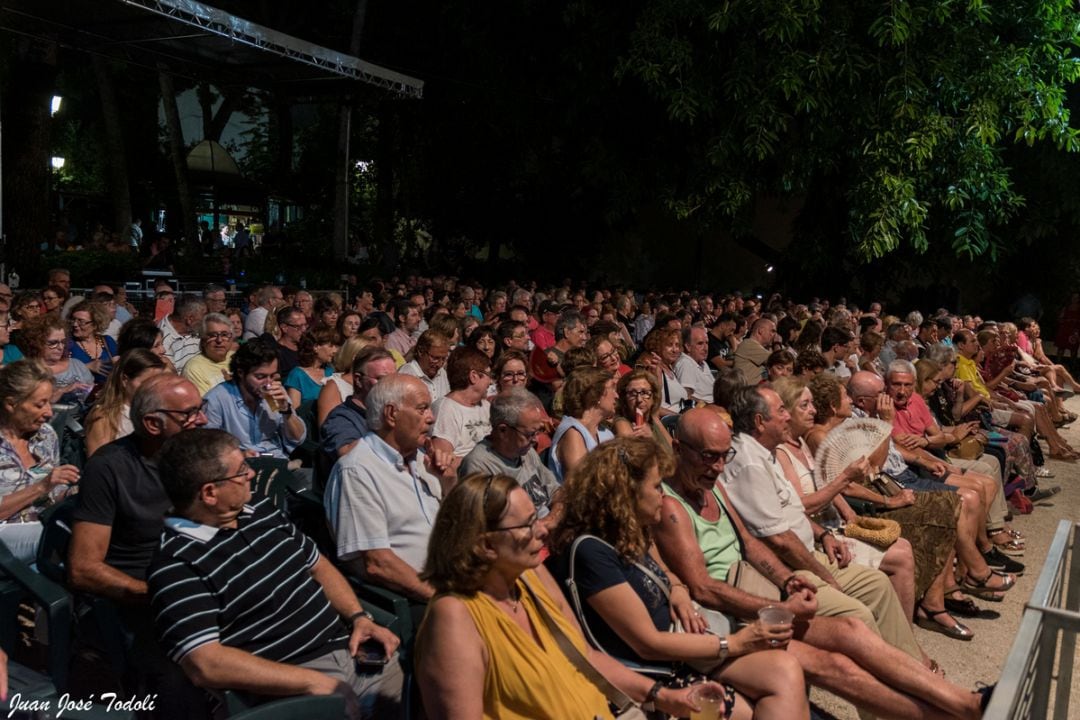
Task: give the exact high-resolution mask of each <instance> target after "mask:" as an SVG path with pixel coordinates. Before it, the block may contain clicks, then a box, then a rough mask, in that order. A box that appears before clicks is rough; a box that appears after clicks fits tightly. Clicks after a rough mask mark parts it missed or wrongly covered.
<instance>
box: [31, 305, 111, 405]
mask: <svg viewBox="0 0 1080 720" xmlns="http://www.w3.org/2000/svg"><path fill="white" fill-rule="evenodd" d="M23 340H24V342H25V343H26V357H27V358H29V359H31V360H41V361H42V362H43V363H45V365H46V367H48V368H49V371H50V372H52V374H53V380H55V382H56V385H55V387H54V388H53V392H52V402H54V403H56V402H60V401H61V399H64V400H66V401H80V402H81V401H82V400H85V399H86V395H87V394H89V392H90V390H91V389H93V387H94V376H93V375H91V374H90V370H88V369H87V367H86V365H83V364H82V362H80V361H79V360H76V359H74V358H69V357H68V355H67V346H68V337H67V329H66V328H65V327H64V323H63V322H62V321H61V320H60V318H58V317H56V316H55V315H46V316H45V317H43V318H41V319H40V320H38V321H36V322H33V323H30V324H28V325H26V327H24V328H23ZM65 396H68V397H65Z"/></svg>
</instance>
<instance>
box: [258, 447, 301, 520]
mask: <svg viewBox="0 0 1080 720" xmlns="http://www.w3.org/2000/svg"><path fill="white" fill-rule="evenodd" d="M247 464H248V465H249V466H251V469H252V470H254V471H255V477H253V478H252V479H251V492H252V494H254V495H257V496H259V497H266V498H270V500H271V502H273V504H274V507H276V508H277V509H279V510H281V511H282V512H285V509H286V501H287V499H288V497H289V488H290V487H291V486H298V485H299V484H300V483H299V482H298V481H297V479H296V477H295V476H294V475H293V473H292V471H291V470H289V461H288V460H285V459H284V458H275V457H253V458H248V460H247Z"/></svg>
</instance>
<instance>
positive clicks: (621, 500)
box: [545, 437, 810, 720]
mask: <svg viewBox="0 0 1080 720" xmlns="http://www.w3.org/2000/svg"><path fill="white" fill-rule="evenodd" d="M674 470H675V462H674V460H673V458H672V456H671V455H670V454H669V453H668V451H667V450H665V449H663V448H661V446H660V445H658V444H657V443H655V442H652V441H651V440H650V439H648V438H641V437H629V438H618V439H616V440H613V441H612V442H610V443H607V444H606V445H604V446H602V447H600V448H597V450H596V451H594V452H592V453H590V454H589V456H588V457H586V458H585V460H584V461H582V463H581V464H580V465H578V466H577V467H576V468H575V469H574V471H573V472H572V473H570V477H569V479H568V480H567V482H566V485H565V486H564V490H565V508H566V509H565V514H564V516H563V519H562V521H561V522H560V524H559V526H558V527H557V528H556V529H555V530H554V531H553V533H552V537H551V540H550V542H549V545H550V547H551V549H552V555H551V557H550V558H548V560H547V561H546V562H545V564H546V566H547V568H548V569H549V570H550V571H551V574H552V575H553V576H554V577H555V578H556V579H557V580H558V581H559V585H560V586H561V587H564V588H566V587H570V585H569V582H568V581H569V580H570V579H571V578H572V579H573V586H572V588H573V590H572V592H571V593H570V594H569V596H568V597H567V598H566V599H567V600H568V601H569V602H570V603H571V606H572V607H573V608H574V610H575V611H576V613H577V618H578V622H579V623H581V625H582V627H583V628H586V629H587V637H588V638H589V639H590V640H591V642H592V644H593V645H595V646H596V647H597V648H598V649H602V650H604V651H605V652H607V653H609V654H611V655H612V656H613V657H616V658H619V659H620V660H623V661H628V662H631V663H634V664H635V665H650V666H656V665H659V666H661V667H663V668H666V669H667V670H668V671H669V672H670V682H671V684H675V683H677V682H679V681H680V679H681V678H682V677H685V676H686V675H688V674H690V673H691V672H701V673H704V674H705V675H707V676H708V677H709V678H711V679H712V680H715V681H717V682H722V683H725V684H726V685H727V686H728V687H729V692H728V693H727V697H726V701H727V707H726V710H727V712H725V713H724V714H723V716H724V717H732V716H737V717H748V716H751V714H752V716H753V717H754V718H761V719H762V720H764V719H765V718H778V719H779V718H783V719H785V720H786V719H787V718H807V717H809V715H810V709H809V705H808V703H807V697H806V687H805V682H804V679H803V673H802V668H801V667H800V665H799V661H798V660H796V659H795V656H794V655H792V654H791V653H788V652H786V646H787V643H788V642H789V641H790V640H791V637H792V626H791V623H787V624H785V625H772V626H769V625H764V624H762V623H761V621H755V622H752V623H750V624H749V625H747V626H745V627H743V628H742V629H741V630H739V631H738V632H734V633H732V632H729V631H726V630H725V631H724V632H723V634H720V635H716V634H713V633H711V632H708V631H709V628H708V626H707V625H706V624H705V622H704V621H703V620H702V618H701V616H700V614H699V613H698V612H697V610H696V608H695V607H694V604H693V601H692V600H691V599H690V593H689V592H688V591H687V589H686V585H685V584H683V583H682V582H680V581H679V578H678V577H676V576H674V575H673V574H672V572H671V570H669V569H668V568H667V567H665V566H664V564H663V561H662V560H661V559H660V556H659V553H658V552H657V550H656V546H655V545H654V544H653V541H652V537H651V530H652V528H653V527H654V526H656V525H657V524H659V522H660V519H661V510H662V508H663V499H664V493H663V490H662V489H661V487H660V485H661V477H667V476H669V475H671V473H672V472H673V471H674ZM565 592H567V591H566V590H564V593H565ZM676 620H678V621H679V622H681V623H682V626H683V628H685V629H686V632H672V631H671V626H672V622H673V621H676ZM713 630H714V631H718V630H719V628H713ZM777 648H781V649H777ZM683 663H686V664H685V665H683ZM735 691H737V692H738V693H739V695H738V696H736V695H735ZM748 701H749V702H748ZM751 704H752V707H751Z"/></svg>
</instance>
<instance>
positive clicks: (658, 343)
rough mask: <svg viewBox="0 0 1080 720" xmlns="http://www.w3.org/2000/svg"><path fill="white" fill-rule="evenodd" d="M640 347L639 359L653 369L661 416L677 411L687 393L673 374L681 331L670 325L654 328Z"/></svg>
mask: <svg viewBox="0 0 1080 720" xmlns="http://www.w3.org/2000/svg"><path fill="white" fill-rule="evenodd" d="M642 347H643V348H644V349H643V351H642V353H641V357H639V358H638V363H639V364H645V365H646V366H647V367H649V368H650V369H653V370H654V371H655V372H656V379H657V382H658V383H659V385H660V395H659V397H658V398H657V399H658V401H659V405H660V415H661V417H663V416H664V415H677V414H678V413H680V412H681V411H682V409H683V408H682V404H683V401H685V400H686V399H687V398H688V397H689V395H687V394H686V388H684V387H683V386H682V383H680V382H679V378H678V377H677V376H676V375H675V363H676V362H678V360H679V356H680V355H682V334H681V333H680V332H679V331H678V330H677V329H675V328H673V327H659V328H653V329H652V330H651V331H650V332H649V334H648V335H646V336H645V340H643V341H642Z"/></svg>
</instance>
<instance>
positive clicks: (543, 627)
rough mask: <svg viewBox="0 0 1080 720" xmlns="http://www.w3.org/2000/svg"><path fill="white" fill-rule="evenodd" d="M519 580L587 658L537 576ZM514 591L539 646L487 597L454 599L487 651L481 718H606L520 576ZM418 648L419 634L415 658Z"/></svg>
mask: <svg viewBox="0 0 1080 720" xmlns="http://www.w3.org/2000/svg"><path fill="white" fill-rule="evenodd" d="M522 577H523V578H527V579H528V581H529V586H530V587H531V588H532V589H533V591H534V592H535V593H536V597H537V598H538V599H539V600H540V602H541V603H543V605H544V607H546V608H547V610H548V613H549V614H550V615H551V616H552V617H553V618H554V620H555V622H556V624H558V626H559V627H560V628H562V630H563V632H564V633H565V634H566V635H567V636H568V637H569V638H570V639H571V640H572V642H573V643H574V645H575V646H576V647H577V648H578V649H579V650H580V651H581V652H582V654H586V653H587V652H588V646H587V645H586V644H585V638H584V637H582V635H581V633H579V632H577V631H575V630H574V629H573V628H572V627H571V625H570V623H569V621H568V620H567V619H566V618H565V617H564V616H563V614H562V612H561V611H560V610H559V607H558V605H556V604H555V601H554V600H552V598H551V596H550V595H549V594H548V592H547V589H546V588H545V587H544V585H543V583H542V582H541V581H540V578H539V577H538V576H537V575H536V572H535V571H534V570H526V571H525V573H524V574H523V576H522ZM517 587H518V591H519V592H520V596H521V608H522V609H523V610H524V611H525V612H526V613H527V614H528V616H529V622H530V623H532V626H533V628H534V629H535V630H536V636H537V637H538V638H539V639H540V643H539V644H537V642H536V640H535V639H534V638H533V636H532V635H530V634H529V633H527V632H526V631H525V630H523V629H522V628H521V627H520V626H519V625H518V624H517V623H515V622H514V621H513V620H512V619H511V618H510V616H509V615H507V614H506V613H505V612H503V611H502V610H500V609H499V606H498V605H496V604H495V601H494V600H492V599H491V597H489V596H488V595H487V594H485V593H482V592H478V593H476V594H475V595H473V596H472V597H466V596H464V595H454V597H456V598H457V599H458V600H460V601H461V602H463V603H464V604H465V607H466V608H467V609H468V611H469V615H471V616H472V620H473V622H474V623H475V624H476V630H477V632H479V633H480V637H481V638H482V639H483V641H484V647H486V648H487V652H488V663H487V668H486V669H485V671H484V718H485V720H488V719H490V720H496V719H498V720H595V718H604V719H605V720H610V718H611V717H612V716H611V711H610V710H609V709H608V702H607V699H606V698H605V697H604V694H603V693H602V692H600V690H599V689H598V688H597V687H596V686H595V685H593V684H592V683H591V682H590V681H589V680H588V679H587V678H586V677H585V676H584V675H582V674H581V673H580V672H579V671H578V669H577V668H576V667H574V664H573V663H572V662H570V660H569V658H567V657H566V656H565V655H564V654H563V653H562V651H561V650H560V649H559V646H558V644H557V643H556V641H555V637H554V636H553V635H552V634H551V631H550V630H549V629H548V626H547V623H545V621H544V617H543V615H541V613H540V610H539V609H538V608H537V607H536V605H534V604H533V599H532V597H531V596H530V594H529V592H528V591H527V590H526V589H525V587H524V585H523V582H522V578H518V580H517ZM423 645H424V642H423V633H421V634H420V637H419V638H418V640H417V653H418V654H422V653H423V651H424V648H423Z"/></svg>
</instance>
